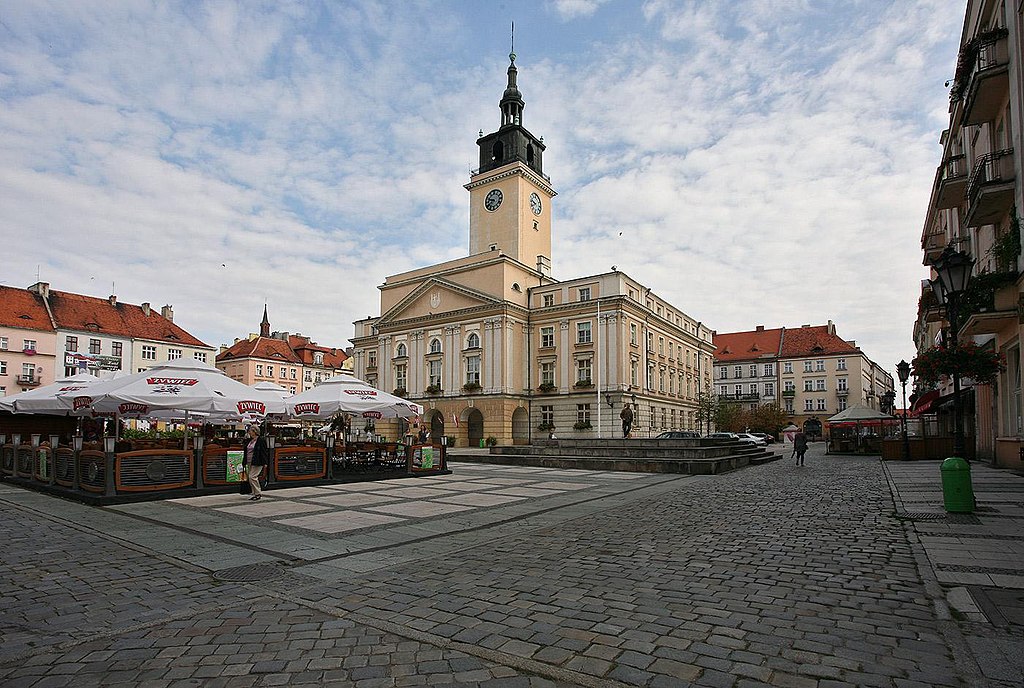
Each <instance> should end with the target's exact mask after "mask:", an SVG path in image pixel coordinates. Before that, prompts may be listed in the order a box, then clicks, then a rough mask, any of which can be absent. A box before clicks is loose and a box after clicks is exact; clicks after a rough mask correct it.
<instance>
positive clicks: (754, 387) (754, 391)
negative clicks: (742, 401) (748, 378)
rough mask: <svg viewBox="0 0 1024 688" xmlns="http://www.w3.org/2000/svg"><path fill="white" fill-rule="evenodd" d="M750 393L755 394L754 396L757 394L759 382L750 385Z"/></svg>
mask: <svg viewBox="0 0 1024 688" xmlns="http://www.w3.org/2000/svg"><path fill="white" fill-rule="evenodd" d="M750 393H751V394H753V395H754V396H757V383H756V382H755V383H754V384H752V385H750Z"/></svg>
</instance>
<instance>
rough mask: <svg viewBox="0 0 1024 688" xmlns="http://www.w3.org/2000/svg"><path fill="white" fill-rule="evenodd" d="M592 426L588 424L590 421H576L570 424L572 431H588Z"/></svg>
mask: <svg viewBox="0 0 1024 688" xmlns="http://www.w3.org/2000/svg"><path fill="white" fill-rule="evenodd" d="M593 427H594V426H593V425H591V424H590V421H576V422H575V423H573V424H572V429H573V430H590V429H591V428H593Z"/></svg>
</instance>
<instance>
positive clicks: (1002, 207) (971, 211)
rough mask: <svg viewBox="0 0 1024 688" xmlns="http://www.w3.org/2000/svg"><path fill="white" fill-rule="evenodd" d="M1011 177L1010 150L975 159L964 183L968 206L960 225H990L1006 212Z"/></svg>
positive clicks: (1011, 186) (1008, 206)
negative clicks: (962, 223) (966, 182)
mask: <svg viewBox="0 0 1024 688" xmlns="http://www.w3.org/2000/svg"><path fill="white" fill-rule="evenodd" d="M1015 177H1016V174H1015V173H1014V169H1013V149H1012V148H1004V149H1003V150H1000V151H995V152H994V153H986V154H985V155H982V156H981V157H979V158H978V159H977V161H976V162H975V163H974V172H973V173H972V174H971V180H970V182H968V184H967V200H968V202H969V203H970V205H969V206H968V208H967V215H966V217H965V218H964V224H965V225H967V226H968V227H980V226H981V225H987V224H992V223H993V222H996V221H997V220H1000V219H1002V218H1003V217H1004V216H1005V215H1006V214H1007V213H1008V212H1010V208H1011V207H1012V206H1013V182H1014V179H1015Z"/></svg>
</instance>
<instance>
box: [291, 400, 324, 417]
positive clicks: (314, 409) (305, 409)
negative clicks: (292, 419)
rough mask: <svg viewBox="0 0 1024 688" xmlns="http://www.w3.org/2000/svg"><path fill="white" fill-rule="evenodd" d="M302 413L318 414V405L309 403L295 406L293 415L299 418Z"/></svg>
mask: <svg viewBox="0 0 1024 688" xmlns="http://www.w3.org/2000/svg"><path fill="white" fill-rule="evenodd" d="M304 413H312V414H314V415H316V414H318V413H320V404H316V403H313V402H309V403H306V404H295V415H297V416H301V415H303V414H304Z"/></svg>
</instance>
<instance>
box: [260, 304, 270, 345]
mask: <svg viewBox="0 0 1024 688" xmlns="http://www.w3.org/2000/svg"><path fill="white" fill-rule="evenodd" d="M260 336H261V337H269V336H270V318H268V317H267V304H263V322H261V323H260Z"/></svg>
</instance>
